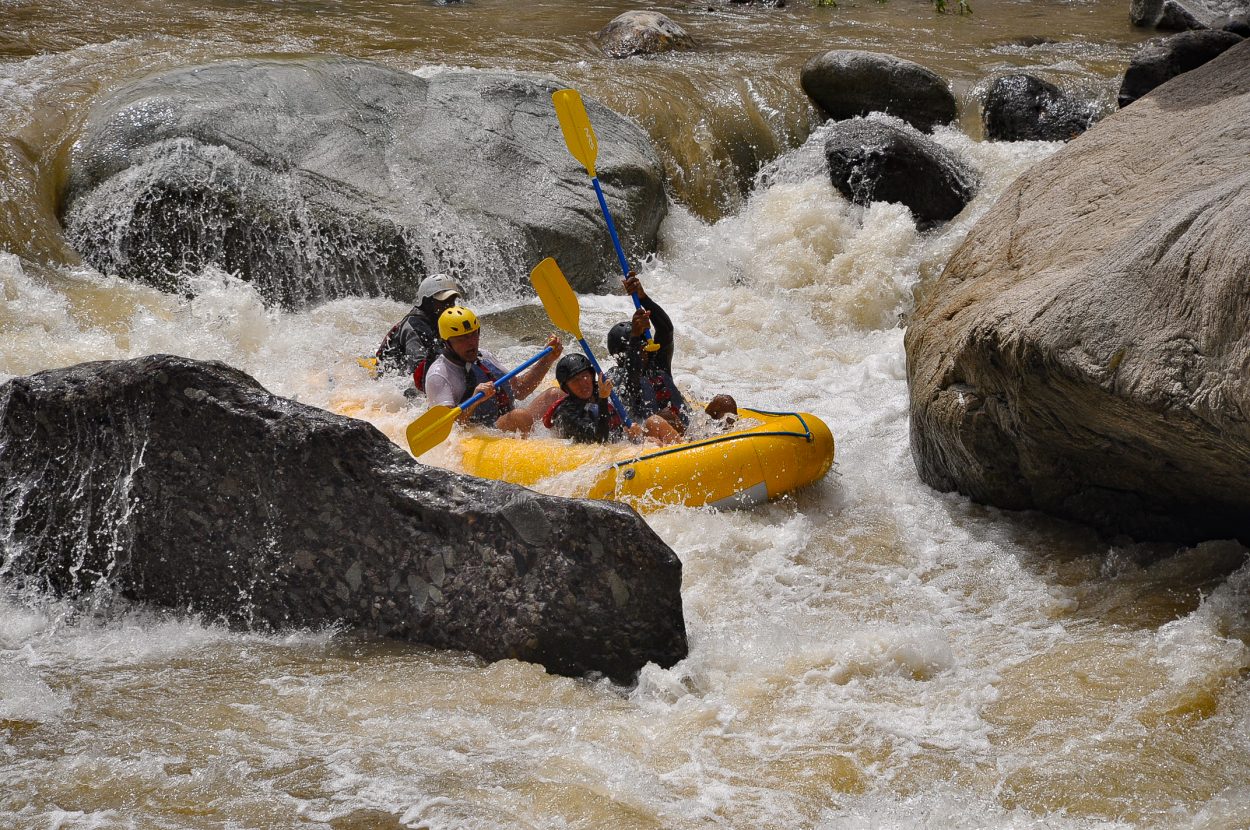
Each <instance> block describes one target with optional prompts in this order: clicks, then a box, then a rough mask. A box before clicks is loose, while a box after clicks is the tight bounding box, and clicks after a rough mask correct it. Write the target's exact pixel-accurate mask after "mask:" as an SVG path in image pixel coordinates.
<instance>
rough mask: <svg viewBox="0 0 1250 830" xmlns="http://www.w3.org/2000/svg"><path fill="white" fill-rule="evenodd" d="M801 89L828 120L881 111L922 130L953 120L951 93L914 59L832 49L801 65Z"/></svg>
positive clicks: (952, 98)
mask: <svg viewBox="0 0 1250 830" xmlns="http://www.w3.org/2000/svg"><path fill="white" fill-rule="evenodd" d="M800 82H801V83H802V85H803V91H804V92H806V93H807V96H808V97H809V98H811V99H812V101H813V102H815V103H816V105H817V106H819V107H820V108H821V109H822V110H824V112H825V113H827V114H828V116H829V117H830V118H831V119H833V120H834V121H842V120H844V119H847V118H854V117H856V116H861V115H867V114H868V113H870V112H884V113H886V114H888V115H893V116H895V117H896V118H901V119H903V120H904V121H906V122H907V123H908V124H911V125H912V126H913V127H915V128H916V129H918V130H920V131H922V132H930V131H932V130H933V128H934V127H937V126H939V125H941V124H949V123H951V122H952V121H954V120H955V115H956V108H955V96H954V95H953V94H952V93H951V91H950V87H949V85H947V83H946V81H944V80H942V78H941V77H940V76H938V75H937V73H935V72H933V71H932V70H930V69H926V68H925V67H923V66H921V65H920V64H918V63H913V62H911V61H907V60H903V59H902V58H896V57H894V56H893V55H882V54H878V53H876V52H863V51H860V50H857V49H834V50H832V51H830V52H825V53H824V54H823V55H817V56H816V57H814V58H812V59H811V60H810V61H808V62H807V65H806V66H804V67H803V72H802V75H801V76H800Z"/></svg>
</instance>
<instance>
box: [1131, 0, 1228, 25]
mask: <svg viewBox="0 0 1250 830" xmlns="http://www.w3.org/2000/svg"><path fill="white" fill-rule="evenodd" d="M1247 15H1250V0H1132V2H1131V3H1130V4H1129V19H1130V20H1131V21H1132V23H1133V25H1134V26H1144V27H1147V28H1156V29H1163V30H1168V31H1177V32H1179V31H1185V30H1188V29H1225V28H1228V29H1229V30H1230V31H1235V27H1237V26H1238V25H1244V20H1245V18H1246V17H1247Z"/></svg>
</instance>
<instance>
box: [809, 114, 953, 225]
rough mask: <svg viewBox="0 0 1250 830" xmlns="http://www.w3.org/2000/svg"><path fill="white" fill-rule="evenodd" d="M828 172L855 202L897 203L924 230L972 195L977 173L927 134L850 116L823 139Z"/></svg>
mask: <svg viewBox="0 0 1250 830" xmlns="http://www.w3.org/2000/svg"><path fill="white" fill-rule="evenodd" d="M825 158H826V160H827V161H828V163H829V176H830V178H831V179H832V181H833V185H834V187H836V188H837V189H838V190H839V191H840V192H841V193H842V195H843V196H845V197H846V198H848V199H850V200H851V201H852V202H854V203H856V204H859V205H866V204H869V203H870V202H897V203H899V204H903V205H906V206H907V207H908V209H910V210H911V212H912V216H914V217H915V219H916V224H917V226H918V227H920V228H921V229H928V228H931V227H933V226H934V225H937V224H938V223H940V222H945V221H947V220H948V219H952V218H954V217H955V216H956V215H958V214H959V212H960V211H961V210H963V209H964V207H965V206H966V205H967V204H968V202H969V201H971V199H972V197H973V196H974V195H976V190H977V176H976V174H975V173H974V172H973V171H972V170H971V169H970V168H968V167H967V166H966V165H964V164H963V163H962V162H961V161H960V160H959V159H958V158H956V156H955V155H954V154H953V153H951V152H950V151H948V150H946V149H945V148H944V147H942V146H941V145H940V144H938V143H937V142H936V141H934V140H933V139H931V138H929V137H928V136H925V135H922V134H921V133H919V132H917V131H916V130H914V129H911V128H909V127H907V126H905V125H900V124H898V123H897V122H896V123H894V124H891V123H889V122H888V121H883V120H876V119H863V118H853V119H851V120H849V121H840V122H838V123H837V124H834V125H833V126H832V127H831V128H830V131H829V134H828V137H827V138H826V139H825Z"/></svg>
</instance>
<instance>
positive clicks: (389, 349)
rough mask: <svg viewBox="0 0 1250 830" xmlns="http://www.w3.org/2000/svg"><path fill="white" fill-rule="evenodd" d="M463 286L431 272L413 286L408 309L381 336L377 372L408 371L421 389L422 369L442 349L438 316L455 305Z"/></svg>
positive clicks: (416, 385) (423, 384)
mask: <svg viewBox="0 0 1250 830" xmlns="http://www.w3.org/2000/svg"><path fill="white" fill-rule="evenodd" d="M463 294H464V290H463V289H462V288H461V287H460V283H458V282H456V281H455V280H454V279H452V278H451V277H450V276H449V275H447V274H431V275H430V276H428V277H426V278H425V279H423V280H421V284H420V285H418V286H417V299H416V301H415V302H414V303H413V306H412V310H411V311H409V312H408V313H407V314H406V315H405V316H404V319H402V320H400V321H399V322H398V323H396V324H395V325H394V326H392V327H391V330H390V331H389V332H387V333H386V337H384V338H383V339H382V345H381V346H379V347H378V351H377V359H378V371H379V373H383V374H388V373H398V372H403V373H404V374H410V375H412V382H413V384H414V385H415V387H416V388H417V389H419V390H421V391H425V369H426V368H427V367H428V366H429V365H430V364H432V363H433V362H434V358H436V357H438V356H439V354H441V353H442V350H443V341H442V338H441V337H439V335H438V316H439V315H440V314H442V313H443V312H444V311H446V310H447V309H449V308H451V307H452V306H454V305H459V303H460V298H461V296H462V295H463Z"/></svg>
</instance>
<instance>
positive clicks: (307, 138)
mask: <svg viewBox="0 0 1250 830" xmlns="http://www.w3.org/2000/svg"><path fill="white" fill-rule="evenodd" d="M560 86H562V84H560V83H559V82H558V81H555V80H552V79H546V78H537V79H535V78H529V77H522V76H519V75H515V74H509V73H503V72H480V71H470V70H465V71H452V72H445V73H440V74H437V75H434V76H432V77H430V78H420V77H417V76H415V75H411V74H408V73H406V72H400V71H398V70H394V69H389V68H387V67H383V66H380V65H378V64H373V63H370V62H367V61H361V60H350V59H345V58H333V57H301V58H274V59H269V60H236V61H225V62H220V63H213V64H207V65H203V66H192V67H184V68H181V69H176V70H173V71H170V72H163V73H160V74H158V75H155V76H151V77H148V78H144V79H142V80H139V81H136V82H134V83H132V84H129V85H127V86H125V87H122V88H121V89H118V90H115V91H113V92H111V93H110V94H108V95H107V96H105V97H104V98H103V99H102V100H100V101H99V102H98V103H97V105H96V106H95V107H94V109H93V110H92V113H91V115H90V118H89V119H88V121H87V124H86V127H85V129H84V132H83V135H82V137H81V138H80V139H79V141H78V142H77V143H76V144H75V147H74V151H73V154H72V159H71V165H70V174H69V181H68V185H67V187H66V191H65V194H64V198H63V212H64V217H65V223H66V226H67V229H68V232H69V237H70V239H71V241H72V242H73V243H74V245H75V246H76V247H77V248H78V250H79V251H80V252H81V253H82V254H83V255H84V257H85V259H86V260H87V261H88V262H90V263H91V264H92V265H94V266H95V267H97V268H99V269H100V270H102V271H105V272H107V273H110V274H119V275H122V276H125V277H127V278H131V279H136V280H140V281H144V282H149V283H152V284H155V285H158V286H160V287H162V288H165V289H167V290H182V289H185V286H184V285H183V283H182V282H181V281H180V280H179V275H181V274H183V273H185V272H186V271H187V270H191V271H196V270H198V269H199V268H200V267H202V266H203V265H204V264H205V263H209V262H211V263H215V264H217V265H219V266H221V267H223V268H225V269H226V270H229V271H234V272H237V273H239V274H240V276H242V277H243V278H244V279H247V280H250V281H252V282H253V283H254V284H255V285H256V286H257V288H258V290H259V291H260V293H261V294H262V296H264V297H265V298H266V299H267V300H268V301H271V302H273V303H280V304H282V305H284V306H288V307H295V308H298V307H303V306H307V305H310V304H313V303H317V302H320V301H322V300H326V299H332V298H335V297H341V296H375V295H385V296H388V297H392V298H395V299H398V300H402V301H405V302H410V301H411V300H412V297H413V295H414V294H415V286H416V284H417V283H418V282H419V281H420V279H421V278H422V277H423V276H425V275H426V274H427V273H429V272H434V271H446V272H451V273H453V274H455V275H456V276H457V277H458V278H459V279H460V280H461V283H462V284H467V286H469V287H470V288H471V289H476V290H477V294H478V296H499V295H500V294H503V295H504V296H508V295H510V294H517V293H520V291H522V290H523V289H524V290H528V281H527V279H526V277H527V275H528V274H529V271H530V269H531V268H532V267H533V266H534V264H535V263H537V262H538V261H539V260H541V259H542V258H543V257H546V256H554V257H556V259H557V260H558V261H559V262H560V266H561V268H562V269H563V270H564V272H565V274H566V275H568V277H569V279H570V281H571V282H572V283H573V285H574V287H576V288H579V289H581V290H595V289H598V288H599V287H600V284H601V282H602V281H603V279H604V276H605V275H607V274H610V273H613V272H614V270H615V268H616V258H615V254H614V252H613V248H612V244H611V240H610V239H609V237H608V235H607V233H606V232H605V230H604V227H603V218H602V216H601V215H600V213H599V211H598V208H597V202H596V199H595V194H594V190H593V189H592V187H591V184H590V181H589V177H588V176H587V174H586V171H585V170H584V169H583V168H582V167H581V165H580V164H578V162H577V161H576V160H575V159H573V157H572V156H571V155H570V154H569V152H568V150H567V148H566V147H565V144H564V140H563V137H562V135H561V133H560V127H559V122H558V121H557V119H556V116H555V112H554V109H553V108H552V104H551V93H552V92H553V91H554V90H555V89H558V88H559V87H560ZM586 105H587V110H588V113H589V115H590V118H591V122H592V123H593V125H594V128H595V133H596V137H597V139H598V142H599V154H598V159H597V162H598V163H597V172H598V174H599V178H600V181H601V182H602V185H603V188H604V191H605V195H606V196H607V199H608V203H609V206H610V207H611V209H612V212H613V218H614V219H615V220H616V223H617V226H618V228H619V229H620V235H621V238H622V239H623V240H624V242H625V244H626V245H627V246H628V248H629V250H630V253H631V255H632V256H633V257H634V258H635V259H637V258H638V257H640V256H642V255H644V254H645V253H648V252H650V251H653V250H654V248H655V245H656V233H657V231H658V229H659V225H660V222H661V220H662V219H663V218H664V214H665V212H666V210H667V202H666V197H665V195H664V188H663V167H662V165H661V163H660V161H659V157H658V156H657V155H656V152H655V150H654V148H653V147H652V146H651V144H650V141H649V139H648V137H647V135H646V133H644V132H643V130H642V129H641V128H640V127H638V126H637V125H636V124H634V123H633V122H632V121H629V120H627V119H625V118H623V117H621V116H619V115H617V114H616V113H614V112H612V111H611V110H608V109H607V108H606V107H603V106H602V105H600V104H598V103H597V102H594V101H591V100H587V102H586Z"/></svg>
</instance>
